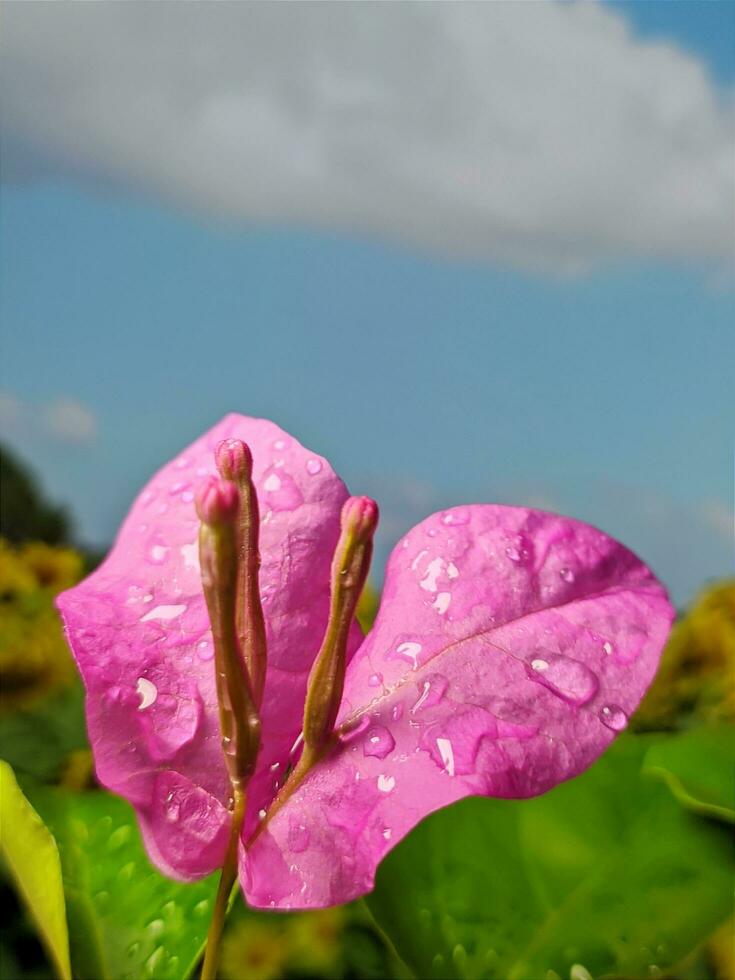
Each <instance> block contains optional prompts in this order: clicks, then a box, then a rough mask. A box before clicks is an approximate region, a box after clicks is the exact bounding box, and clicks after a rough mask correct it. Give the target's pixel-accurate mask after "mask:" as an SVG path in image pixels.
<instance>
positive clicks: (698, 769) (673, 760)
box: [643, 725, 735, 823]
mask: <svg viewBox="0 0 735 980" xmlns="http://www.w3.org/2000/svg"><path fill="white" fill-rule="evenodd" d="M643 769H644V772H646V773H648V774H649V775H652V776H657V777H658V778H660V779H663V780H664V782H665V783H666V784H667V785H668V787H669V789H670V790H671V792H672V793H673V794H674V796H675V797H676V799H677V800H678V801H679V802H680V803H681V804H682V805H683V806H685V807H688V808H689V809H691V810H694V812H695V813H701V814H703V815H704V816H709V817H715V818H716V819H719V820H727V821H729V822H730V823H735V728H733V727H732V726H731V725H718V726H711V727H706V728H692V729H690V730H689V731H687V732H683V733H682V734H680V735H675V736H673V737H671V738H668V739H666V740H665V741H661V742H658V743H657V744H656V745H653V746H652V747H651V748H650V749H649V751H648V752H647V753H646V757H645V760H644V763H643Z"/></svg>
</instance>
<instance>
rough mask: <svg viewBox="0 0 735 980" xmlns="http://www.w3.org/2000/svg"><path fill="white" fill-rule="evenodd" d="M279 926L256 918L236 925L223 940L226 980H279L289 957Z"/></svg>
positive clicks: (222, 962)
mask: <svg viewBox="0 0 735 980" xmlns="http://www.w3.org/2000/svg"><path fill="white" fill-rule="evenodd" d="M288 954H289V948H288V943H285V942H284V941H283V937H282V928H281V926H280V925H279V924H276V923H273V924H271V923H269V922H266V921H265V920H263V919H257V918H255V917H254V916H252V917H251V916H247V917H246V918H242V919H240V920H239V921H238V922H235V923H234V924H233V925H232V927H231V928H229V929H228V930H227V932H226V933H225V936H224V939H223V941H222V955H221V958H220V968H219V976H220V977H222V980H276V977H279V976H280V975H281V974H282V972H283V968H284V966H285V964H286V960H287V958H288Z"/></svg>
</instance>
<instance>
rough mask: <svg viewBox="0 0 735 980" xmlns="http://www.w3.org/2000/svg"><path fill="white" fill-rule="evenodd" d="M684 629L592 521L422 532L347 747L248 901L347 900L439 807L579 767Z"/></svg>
mask: <svg viewBox="0 0 735 980" xmlns="http://www.w3.org/2000/svg"><path fill="white" fill-rule="evenodd" d="M672 618H673V609H672V607H671V605H670V603H669V601H668V598H667V596H666V592H665V590H664V589H663V587H662V586H661V584H660V583H659V582H658V581H657V580H656V578H655V577H654V576H653V574H652V573H651V571H650V570H649V569H648V568H647V567H646V566H645V565H644V564H643V563H642V562H641V561H640V560H639V559H638V558H637V557H636V556H635V555H634V554H633V553H632V552H630V551H629V550H628V549H627V548H625V547H623V546H622V545H621V544H619V543H618V542H617V541H615V540H613V539H612V538H610V537H608V536H607V535H606V534H604V533H602V532H601V531H599V530H597V529H595V528H593V527H590V526H588V525H586V524H582V523H579V522H577V521H573V520H570V519H568V518H564V517H558V516H555V515H553V514H547V513H543V512H540V511H533V510H527V509H525V508H515V507H502V506H491V505H474V506H468V507H460V508H455V509H453V510H450V511H445V512H443V513H440V514H435V515H433V516H432V517H430V518H428V519H427V520H425V521H424V522H423V523H421V524H419V525H418V526H417V527H416V528H414V529H413V530H412V531H411V532H410V533H409V534H408V535H407V536H406V538H404V540H403V541H402V542H400V543H399V545H398V546H397V547H396V549H395V550H394V551H393V554H392V556H391V558H390V561H389V564H388V570H387V576H386V582H385V588H384V591H383V599H382V603H381V607H380V613H379V615H378V619H377V621H376V623H375V626H374V628H373V630H372V632H371V633H370V635H369V636H368V637H367V638H366V639H365V641H364V642H363V644H362V646H361V647H360V649H359V650H358V652H357V654H356V655H355V657H354V658H353V660H352V663H351V664H350V667H349V668H348V671H347V678H346V682H345V689H344V698H343V702H342V706H341V710H340V715H339V718H338V725H341V732H342V738H341V740H340V742H339V744H338V746H337V747H336V748H335V750H334V751H333V752H332V753H331V755H330V756H328V757H326V758H325V759H324V760H323V761H322V762H321V763H320V764H319V765H317V766H316V767H315V768H314V770H313V771H312V772H311V773H310V775H309V776H307V777H306V779H305V780H304V782H303V783H302V784H301V785H300V786H299V787H298V789H297V790H296V792H295V793H294V795H293V796H292V797H291V798H290V799H289V800H288V802H287V803H286V804H285V805H284V806H283V808H282V809H281V810H279V811H278V812H277V813H276V814H275V815H274V817H273V820H272V821H271V822H270V823H268V824H267V826H266V827H265V829H264V830H263V831H262V832H261V833H260V834H259V836H257V837H256V838H255V839H254V842H253V844H252V846H251V848H250V851H249V852H248V853H247V854H246V855H245V856H244V859H243V862H242V868H241V880H242V884H243V888H244V891H245V894H246V897H247V899H248V901H249V902H250V903H251V904H252V905H256V906H260V907H278V908H316V907H321V906H326V905H332V904H335V903H340V902H346V901H349V900H351V899H354V898H356V897H357V896H359V895H361V894H364V893H365V892H367V891H369V890H370V889H371V888H372V885H373V881H374V875H375V869H376V867H377V865H378V863H379V862H380V860H381V859H382V857H383V856H384V855H385V854H386V853H387V851H389V850H390V849H391V848H392V847H393V846H394V845H395V844H396V843H397V842H398V841H399V840H400V839H401V838H402V837H403V836H404V835H405V834H406V833H408V831H409V830H411V828H412V827H414V826H415V825H416V823H418V822H419V821H420V820H421V819H422V818H423V817H424V816H426V815H427V814H429V813H431V812H432V811H433V810H436V809H438V808H440V807H443V806H445V805H447V804H448V803H451V802H453V801H455V800H458V799H460V798H462V797H464V796H468V795H478V794H479V795H487V796H496V797H508V798H511V797H513V798H517V797H527V796H533V795H536V794H538V793H543V792H545V791H546V790H549V789H551V788H552V787H553V786H555V785H556V784H557V783H559V782H561V781H563V780H565V779H569V778H571V777H572V776H575V775H577V774H578V773H580V772H582V771H583V770H584V769H585V768H587V767H588V766H589V765H590V764H591V763H592V762H593V761H594V760H595V759H596V758H597V756H598V755H600V753H601V752H602V751H603V750H604V749H605V748H606V746H607V745H608V744H609V743H610V741H611V740H612V739H613V738H614V737H615V735H616V734H617V733H618V732H619V731H620V730H622V729H623V728H624V727H625V725H626V723H627V718H628V716H629V715H630V714H631V712H632V711H633V710H634V709H635V708H636V706H637V705H638V703H639V701H640V699H641V698H642V696H643V694H644V692H645V690H646V688H647V687H648V685H649V683H650V682H651V680H652V678H653V675H654V673H655V671H656V667H657V665H658V661H659V657H660V653H661V650H662V648H663V645H664V643H665V640H666V637H667V635H668V631H669V628H670V624H671V620H672Z"/></svg>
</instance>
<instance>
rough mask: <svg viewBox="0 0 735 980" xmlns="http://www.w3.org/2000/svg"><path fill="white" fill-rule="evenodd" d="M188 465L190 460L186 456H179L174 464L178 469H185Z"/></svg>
mask: <svg viewBox="0 0 735 980" xmlns="http://www.w3.org/2000/svg"><path fill="white" fill-rule="evenodd" d="M188 465H189V460H188V459H187V458H186V456H179V458H178V459H177V460H176V462H175V463H174V466H175V467H176V469H177V470H185V469H186V467H187V466H188Z"/></svg>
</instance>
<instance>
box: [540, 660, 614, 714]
mask: <svg viewBox="0 0 735 980" xmlns="http://www.w3.org/2000/svg"><path fill="white" fill-rule="evenodd" d="M529 673H530V676H531V677H532V678H533V679H534V680H537V681H539V682H540V683H541V684H543V685H544V687H547V688H548V689H549V690H550V691H551V692H552V694H556V695H557V696H558V697H560V698H563V699H564V700H565V701H569V702H570V703H571V704H577V705H583V704H587V702H588V701H591V700H592V698H593V697H594V696H595V694H596V693H597V688H598V687H599V681H598V679H597V677H596V675H595V674H593V673H592V671H591V670H590V669H589V667H586V666H585V665H584V664H582V663H580V662H579V661H578V660H572V658H571V657H564V656H562V655H559V656H556V655H549V656H547V657H546V659H543V658H534V659H533V660H532V661H531V663H530V671H529Z"/></svg>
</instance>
